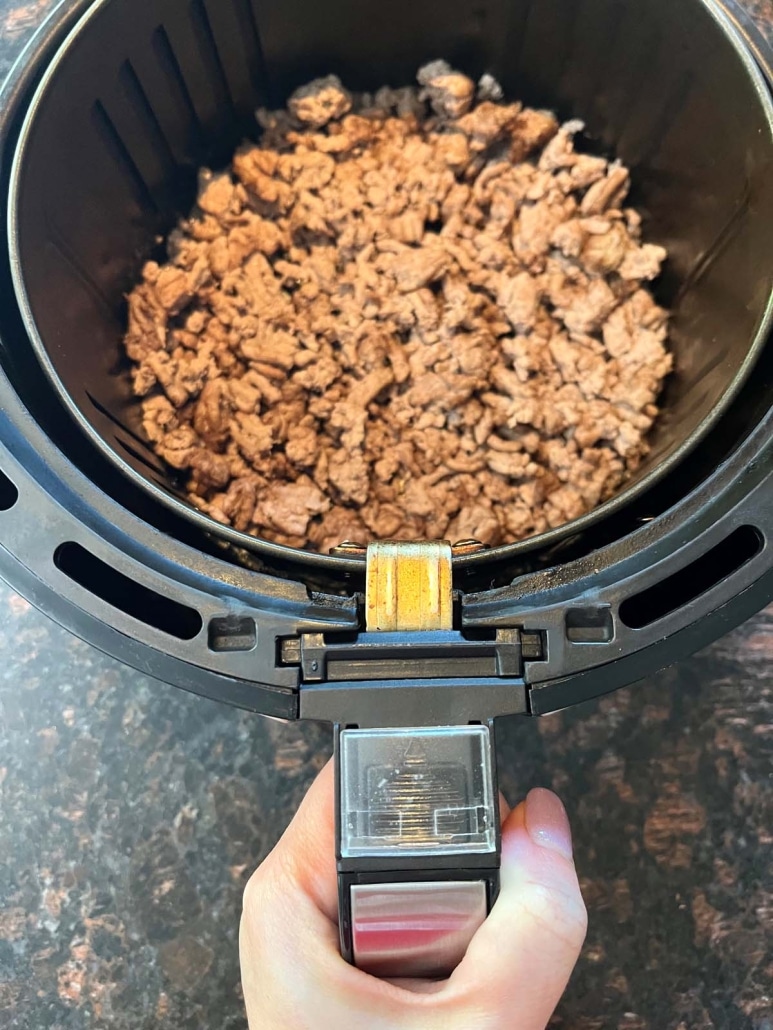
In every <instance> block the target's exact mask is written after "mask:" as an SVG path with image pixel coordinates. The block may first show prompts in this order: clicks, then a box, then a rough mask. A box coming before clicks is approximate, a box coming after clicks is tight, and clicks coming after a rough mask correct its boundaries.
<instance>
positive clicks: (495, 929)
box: [452, 789, 587, 1030]
mask: <svg viewBox="0 0 773 1030" xmlns="http://www.w3.org/2000/svg"><path fill="white" fill-rule="evenodd" d="M586 928H587V914H586V911H585V905H584V903H583V900H582V895H581V894H580V886H579V883H578V881H577V873H576V872H575V868H574V862H573V861H572V842H571V833H570V829H569V820H568V819H567V816H566V812H565V810H564V806H563V805H562V804H561V802H560V800H559V799H558V798H557V797H556V795H555V794H553V793H552V792H551V791H549V790H543V789H537V790H532V791H531V792H530V794H529V795H528V797H527V798H526V800H525V801H524V802H523V803H522V804H520V805H519V806H518V807H517V808H516V809H514V810H513V811H512V812H511V813H510V815H509V816H508V818H507V819H506V820H505V822H504V824H503V826H502V869H501V890H500V894H499V897H498V899H497V901H496V903H495V904H494V907H493V909H492V910H491V914H490V916H489V917H488V919H487V920H486V921H485V922H484V923H483V925H482V926H481V928H480V929H479V930H478V932H477V933H476V934H475V936H474V937H473V939H472V941H471V942H470V946H469V948H468V949H467V954H466V955H465V957H464V959H463V961H462V963H461V965H460V966H459V967H458V969H457V970H456V972H455V973H454V974H453V976H452V981H458V983H459V986H460V987H462V986H463V985H464V983H465V981H467V980H468V979H469V980H470V981H471V982H472V981H474V982H475V983H476V985H477V989H478V996H479V997H480V999H481V1015H482V1016H483V1015H484V1014H485V1017H488V1020H491V1019H492V1017H493V1022H491V1023H490V1024H489V1025H493V1026H502V1027H505V1026H506V1027H517V1028H518V1030H542V1028H543V1027H544V1026H545V1025H546V1023H547V1022H548V1020H549V1019H550V1015H551V1013H552V1012H553V1009H554V1008H555V1007H556V1005H557V1004H558V1001H559V998H560V997H561V995H562V994H563V991H564V988H565V987H566V984H567V981H568V980H569V976H570V975H571V972H572V969H573V968H574V965H575V963H576V962H577V959H578V957H579V954H580V949H581V947H582V943H583V940H584V939H585V931H586Z"/></svg>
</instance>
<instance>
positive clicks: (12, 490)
mask: <svg viewBox="0 0 773 1030" xmlns="http://www.w3.org/2000/svg"><path fill="white" fill-rule="evenodd" d="M18 500H19V491H18V490H17V489H16V487H15V486H14V484H13V483H12V482H11V480H10V479H9V478H8V476H6V474H5V473H4V472H0V511H9V510H10V509H11V508H13V506H14V504H16V502H17V501H18Z"/></svg>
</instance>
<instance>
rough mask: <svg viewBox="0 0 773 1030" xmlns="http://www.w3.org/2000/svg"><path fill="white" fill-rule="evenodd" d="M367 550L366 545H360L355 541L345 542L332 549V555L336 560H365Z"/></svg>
mask: <svg viewBox="0 0 773 1030" xmlns="http://www.w3.org/2000/svg"><path fill="white" fill-rule="evenodd" d="M367 550H368V549H367V547H366V546H365V544H358V543H356V542H355V541H354V540H344V541H342V542H341V543H340V544H337V545H336V546H335V547H331V548H330V553H331V554H332V555H333V557H335V558H364V557H365V555H366V553H367Z"/></svg>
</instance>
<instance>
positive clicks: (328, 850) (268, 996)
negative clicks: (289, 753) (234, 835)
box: [239, 762, 587, 1030]
mask: <svg viewBox="0 0 773 1030" xmlns="http://www.w3.org/2000/svg"><path fill="white" fill-rule="evenodd" d="M500 811H501V819H502V868H501V890H500V894H499V897H498V898H497V901H496V902H495V904H494V907H493V908H492V910H491V914H490V915H489V917H488V918H487V919H486V921H485V922H484V923H483V925H482V926H481V927H480V929H479V930H478V931H477V932H476V934H475V936H474V937H473V939H472V941H471V942H470V945H469V947H468V949H467V954H466V955H465V957H464V959H463V960H462V962H461V963H460V964H459V966H457V968H456V969H455V970H454V972H453V973H452V974H451V976H450V977H449V978H448V979H446V980H440V981H438V980H421V979H412V980H409V979H400V980H391V981H390V980H379V979H377V978H376V977H374V976H370V975H369V974H368V973H364V972H362V971H361V970H359V969H356V968H355V967H354V966H351V965H349V964H348V963H347V962H345V961H344V959H343V958H341V954H340V951H339V944H338V925H337V913H338V887H337V877H336V867H335V857H334V855H335V844H334V827H333V766H332V762H329V763H328V764H327V766H326V767H325V768H324V769H323V770H322V772H321V773H320V774H319V776H318V777H317V779H316V780H315V782H314V783H313V784H312V786H311V789H310V790H309V792H308V794H307V795H306V797H305V798H304V800H303V803H302V804H301V807H300V808H299V810H298V812H297V814H296V816H295V818H294V819H293V821H292V822H291V824H290V826H289V827H288V828H287V830H286V832H285V834H284V836H283V837H282V839H281V840H280V841H279V843H278V844H277V846H276V847H275V848H274V850H273V851H272V852H271V854H270V855H269V856H268V857H267V858H266V860H265V861H264V862H263V864H262V865H261V866H260V867H259V868H258V869H257V871H256V872H255V873H254V874H253V876H252V878H251V879H250V882H249V883H248V884H247V889H246V891H245V894H244V911H243V913H242V921H241V928H240V934H239V949H240V955H241V967H242V984H243V986H244V998H245V1003H246V1006H247V1016H248V1020H249V1025H250V1030H275V1028H276V1030H280V1028H281V1030H328V1028H330V1030H349V1028H351V1030H361V1028H367V1030H436V1028H437V1030H440V1028H442V1030H456V1028H459V1030H543V1028H544V1026H545V1025H546V1023H547V1022H548V1020H549V1019H550V1015H551V1013H552V1011H553V1009H554V1008H555V1006H556V1004H557V1002H558V1000H559V998H560V997H561V995H562V993H563V991H564V988H565V987H566V983H567V981H568V979H569V976H570V974H571V972H572V969H573V968H574V964H575V962H576V961H577V958H578V956H579V953H580V948H581V947H582V942H583V940H584V938H585V930H586V925H587V917H586V913H585V905H584V904H583V900H582V896H581V894H580V888H579V884H578V882H577V874H576V872H575V869H574V863H573V862H572V857H571V856H572V844H571V835H570V830H569V822H568V820H567V818H566V813H565V811H564V808H563V805H562V804H561V802H560V801H559V800H558V798H557V797H556V796H555V794H552V793H551V792H550V791H548V790H540V789H538V790H533V791H531V793H530V794H529V795H528V797H527V799H526V801H524V802H521V804H520V805H518V806H517V807H516V808H515V809H513V810H512V811H510V809H509V808H508V806H507V804H506V803H505V802H504V800H502V801H501V804H500Z"/></svg>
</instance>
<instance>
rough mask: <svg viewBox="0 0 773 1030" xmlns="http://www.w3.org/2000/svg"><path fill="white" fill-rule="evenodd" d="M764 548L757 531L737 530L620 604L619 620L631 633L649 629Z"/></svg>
mask: <svg viewBox="0 0 773 1030" xmlns="http://www.w3.org/2000/svg"><path fill="white" fill-rule="evenodd" d="M764 544H765V541H764V538H763V536H762V534H761V533H760V532H759V530H757V529H755V528H754V527H753V526H741V527H740V528H739V529H736V530H735V531H734V532H732V533H731V534H730V536H728V537H726V538H725V539H724V540H723V541H722V542H721V543H719V544H717V545H716V547H712V548H711V550H710V551H707V552H706V553H705V554H702V555H701V556H700V558H697V559H696V560H695V561H694V562H691V563H690V564H689V565H686V566H685V567H684V568H683V569H680V570H679V571H678V572H675V573H674V574H673V576H669V577H668V578H667V579H664V580H661V581H660V583H657V584H656V585H655V586H653V587H650V588H649V589H648V590H643V591H642V592H641V593H640V594H634V596H633V597H629V598H628V599H627V600H626V601H623V603H622V604H621V605H620V618H621V620H622V621H623V622H624V623H625V625H626V626H629V627H630V628H631V629H643V628H644V627H645V626H650V625H651V624H652V623H653V622H657V621H658V619H662V618H664V617H665V616H666V615H670V614H671V612H675V611H677V610H678V609H679V608H683V607H684V606H685V605H686V604H689V603H690V602H691V601H694V600H695V599H696V597H700V596H701V594H705V593H706V591H707V590H711V589H712V587H715V586H717V584H718V583H721V582H722V581H723V580H725V579H727V578H728V577H729V576H732V575H733V574H734V573H735V572H738V570H739V569H740V568H742V567H743V566H744V565H746V563H747V562H749V561H751V559H752V558H754V557H755V555H757V554H759V553H760V551H761V550H762V548H763V546H764Z"/></svg>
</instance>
